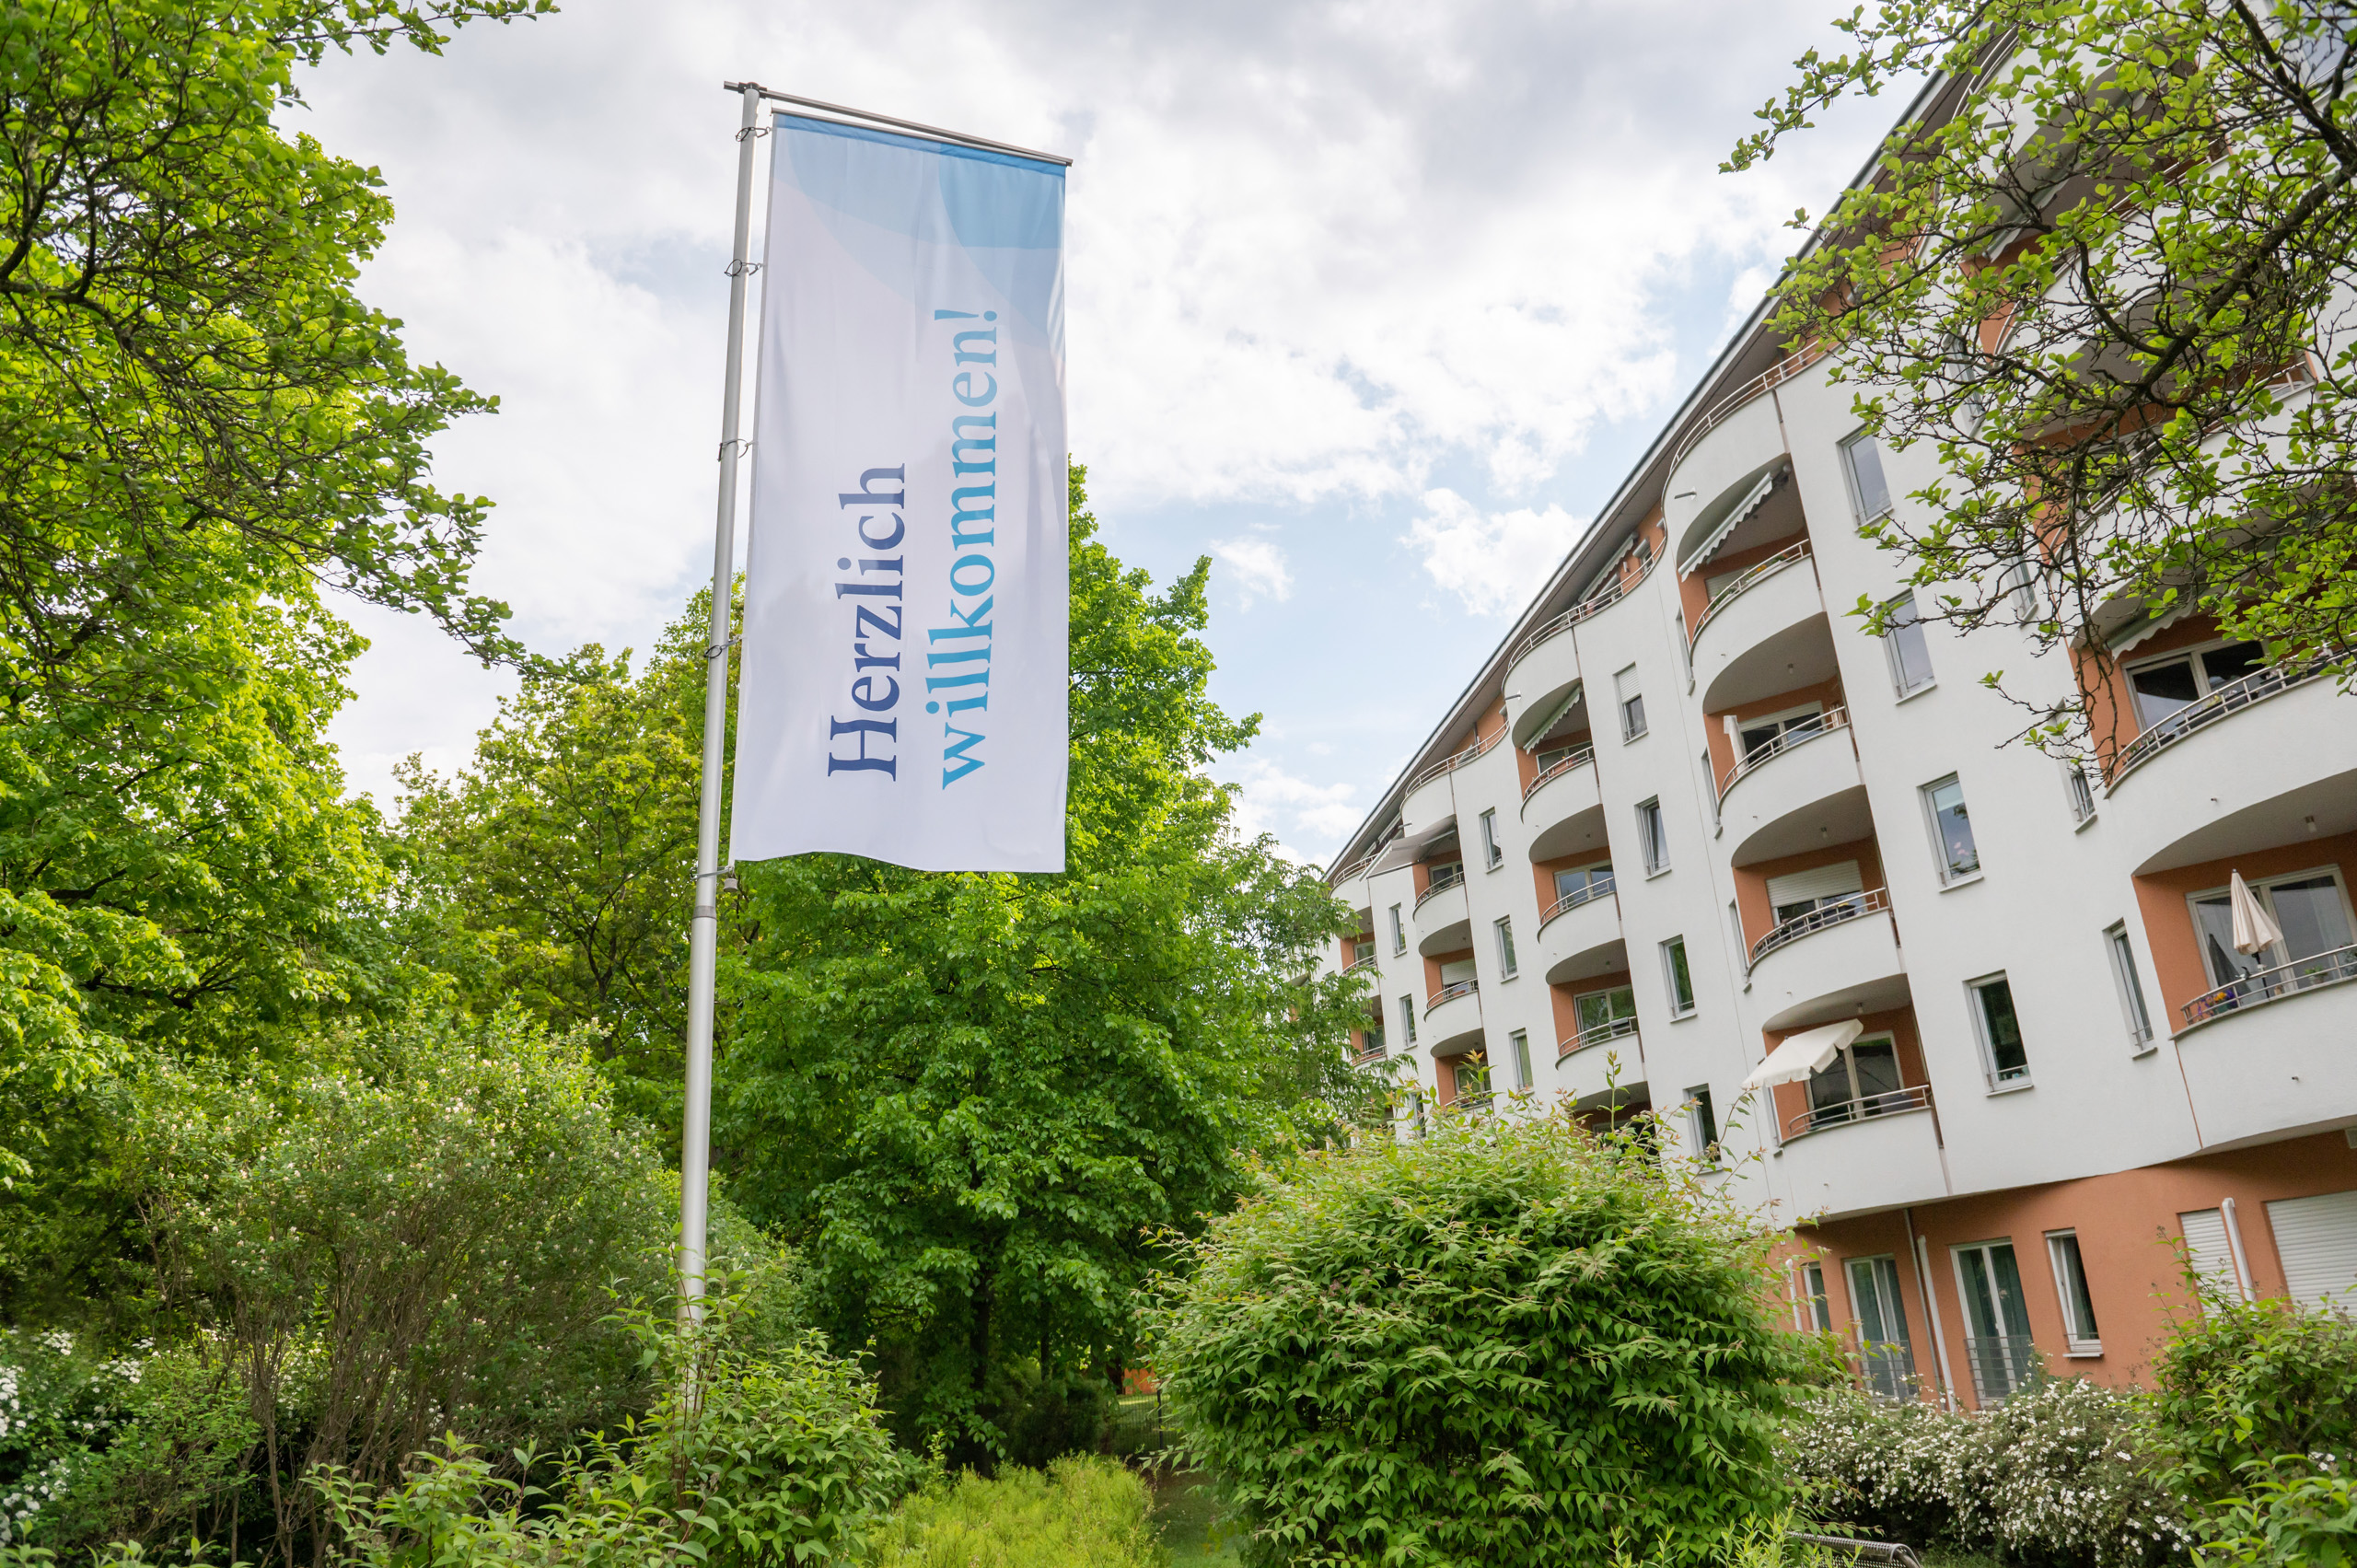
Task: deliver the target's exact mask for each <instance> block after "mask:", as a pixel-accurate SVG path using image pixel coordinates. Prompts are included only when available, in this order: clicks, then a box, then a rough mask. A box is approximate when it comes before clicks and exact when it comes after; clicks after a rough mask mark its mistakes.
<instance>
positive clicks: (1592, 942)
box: [1538, 882, 1629, 985]
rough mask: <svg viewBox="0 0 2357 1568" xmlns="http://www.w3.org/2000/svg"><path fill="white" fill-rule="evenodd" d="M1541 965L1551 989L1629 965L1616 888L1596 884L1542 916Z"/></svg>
mask: <svg viewBox="0 0 2357 1568" xmlns="http://www.w3.org/2000/svg"><path fill="white" fill-rule="evenodd" d="M1538 963H1539V967H1540V969H1541V970H1544V971H1545V973H1546V976H1547V983H1548V984H1550V985H1569V984H1570V983H1572V982H1573V981H1579V980H1592V979H1594V978H1595V977H1596V976H1597V975H1600V974H1611V973H1614V972H1615V971H1617V970H1625V969H1627V968H1628V967H1629V960H1628V958H1627V956H1626V952H1625V949H1624V948H1623V947H1622V946H1621V941H1620V900H1619V899H1617V898H1615V897H1614V896H1613V885H1612V883H1610V882H1605V883H1603V884H1601V885H1600V886H1599V885H1597V884H1594V883H1591V884H1590V885H1588V886H1587V887H1585V888H1583V889H1580V890H1579V891H1578V892H1576V893H1573V895H1572V896H1571V897H1570V898H1568V899H1559V900H1556V901H1555V902H1554V903H1552V904H1550V905H1548V906H1547V909H1546V910H1545V912H1542V913H1541V914H1540V915H1539V917H1538Z"/></svg>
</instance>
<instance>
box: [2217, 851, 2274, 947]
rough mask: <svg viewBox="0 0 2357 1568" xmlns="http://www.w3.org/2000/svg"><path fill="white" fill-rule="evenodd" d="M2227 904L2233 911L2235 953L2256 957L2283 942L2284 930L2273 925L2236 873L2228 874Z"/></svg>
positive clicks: (2256, 896) (2244, 882) (2264, 908)
mask: <svg viewBox="0 0 2357 1568" xmlns="http://www.w3.org/2000/svg"><path fill="white" fill-rule="evenodd" d="M2226 901H2227V903H2228V904H2229V905H2230V906H2231V907H2232V908H2233V910H2234V912H2235V952H2237V953H2241V954H2243V955H2244V956H2246V957H2256V956H2257V955H2258V954H2260V953H2263V952H2265V951H2266V950H2267V949H2268V948H2270V947H2273V946H2274V945H2275V944H2276V943H2278V942H2281V941H2282V940H2283V928H2282V926H2280V925H2278V924H2276V923H2275V919H2274V917H2273V916H2272V915H2270V914H2269V913H2268V912H2267V906H2266V905H2265V904H2262V903H2260V902H2259V901H2258V894H2256V893H2254V892H2252V891H2251V890H2250V884H2249V883H2247V882H2246V881H2244V880H2243V874H2242V873H2241V872H2239V871H2236V872H2233V873H2231V874H2230V877H2229V880H2228V883H2227V889H2226Z"/></svg>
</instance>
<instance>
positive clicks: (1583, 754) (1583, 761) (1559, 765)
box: [1522, 746, 1596, 806]
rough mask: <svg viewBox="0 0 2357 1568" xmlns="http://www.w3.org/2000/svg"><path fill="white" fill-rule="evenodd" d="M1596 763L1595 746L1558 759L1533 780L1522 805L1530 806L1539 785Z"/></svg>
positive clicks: (1524, 795) (1583, 748)
mask: <svg viewBox="0 0 2357 1568" xmlns="http://www.w3.org/2000/svg"><path fill="white" fill-rule="evenodd" d="M1593 761H1596V748H1595V747H1593V746H1583V747H1581V748H1580V749H1578V750H1576V751H1574V752H1573V753H1572V754H1571V755H1570V756H1568V757H1559V758H1557V759H1556V760H1555V761H1552V762H1550V763H1549V764H1548V765H1547V766H1545V767H1544V768H1541V769H1539V770H1538V777H1537V778H1535V779H1532V780H1531V781H1530V787H1529V788H1528V789H1526V790H1524V791H1523V792H1522V803H1523V804H1524V805H1525V806H1527V805H1529V804H1530V797H1531V796H1534V795H1537V794H1538V786H1539V785H1541V784H1547V783H1549V782H1550V781H1552V780H1555V779H1560V778H1562V776H1563V775H1564V774H1565V773H1568V772H1571V771H1572V770H1573V768H1585V767H1586V766H1587V765H1588V764H1589V763H1590V762H1593Z"/></svg>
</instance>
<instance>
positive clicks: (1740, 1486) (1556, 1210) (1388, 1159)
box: [1152, 1119, 1821, 1568]
mask: <svg viewBox="0 0 2357 1568" xmlns="http://www.w3.org/2000/svg"><path fill="white" fill-rule="evenodd" d="M1185 1251H1186V1252H1187V1254H1188V1256H1189V1258H1190V1260H1191V1262H1192V1264H1193V1269H1192V1271H1191V1272H1190V1274H1189V1275H1188V1276H1186V1277H1183V1278H1179V1277H1170V1278H1167V1279H1166V1280H1165V1281H1164V1283H1163V1285H1162V1289H1161V1293H1160V1297H1159V1300H1158V1302H1157V1304H1156V1307H1155V1311H1154V1312H1153V1314H1152V1323H1153V1329H1154V1332H1155V1365H1156V1367H1157V1368H1158V1370H1159V1371H1160V1373H1161V1375H1162V1376H1163V1378H1164V1392H1165V1395H1166V1398H1167V1400H1168V1403H1169V1406H1170V1409H1171V1411H1172V1414H1173V1416H1174V1418H1175V1420H1176V1422H1177V1423H1178V1425H1179V1429H1180V1433H1181V1442H1182V1446H1183V1448H1184V1450H1185V1451H1186V1452H1187V1454H1188V1455H1189V1456H1190V1458H1192V1459H1194V1460H1195V1461H1196V1462H1198V1463H1199V1464H1201V1465H1202V1466H1203V1467H1204V1468H1206V1469H1208V1470H1209V1471H1211V1473H1212V1474H1213V1476H1215V1477H1216V1478H1217V1483H1218V1485H1219V1487H1220V1490H1221V1492H1222V1493H1223V1494H1224V1497H1225V1501H1226V1503H1227V1504H1228V1505H1229V1507H1230V1509H1231V1510H1232V1511H1233V1512H1234V1513H1235V1514H1236V1515H1237V1517H1238V1518H1239V1519H1240V1520H1241V1522H1242V1523H1243V1524H1244V1526H1245V1527H1247V1529H1248V1532H1249V1533H1248V1539H1247V1545H1246V1552H1247V1555H1248V1559H1249V1560H1250V1561H1253V1562H1259V1563H1292V1562H1301V1563H1308V1562H1317V1563H1373V1562H1383V1563H1387V1564H1393V1563H1397V1564H1431V1565H1434V1568H1440V1565H1446V1564H1456V1563H1474V1562H1480V1563H1496V1562H1607V1561H1609V1560H1610V1559H1611V1558H1612V1557H1613V1555H1614V1553H1615V1551H1620V1550H1626V1551H1631V1552H1634V1553H1637V1554H1639V1555H1643V1554H1648V1553H1650V1554H1652V1557H1653V1559H1654V1560H1657V1561H1662V1562H1677V1561H1690V1560H1696V1559H1698V1558H1699V1556H1700V1555H1701V1553H1702V1552H1703V1551H1706V1550H1708V1547H1709V1543H1713V1542H1715V1541H1716V1540H1717V1539H1719V1538H1720V1536H1721V1535H1722V1533H1723V1532H1724V1530H1725V1529H1726V1528H1728V1527H1730V1526H1733V1525H1736V1524H1738V1523H1740V1522H1741V1521H1742V1520H1744V1519H1745V1518H1747V1517H1748V1516H1754V1515H1759V1514H1763V1513H1764V1514H1772V1513H1774V1512H1775V1511H1776V1510H1777V1509H1778V1508H1779V1507H1780V1506H1781V1505H1782V1502H1783V1500H1784V1488H1783V1484H1782V1479H1781V1475H1780V1470H1781V1462H1780V1460H1779V1458H1778V1457H1777V1455H1776V1453H1775V1443H1776V1437H1777V1422H1778V1418H1779V1416H1780V1415H1782V1413H1783V1411H1784V1409H1785V1406H1786V1401H1787V1398H1788V1394H1787V1390H1788V1388H1789V1387H1790V1386H1791V1385H1792V1383H1793V1382H1794V1380H1795V1379H1800V1378H1804V1377H1805V1376H1809V1375H1811V1373H1812V1371H1813V1369H1814V1368H1816V1367H1817V1365H1819V1362H1818V1360H1817V1352H1818V1351H1819V1350H1820V1349H1821V1347H1819V1346H1817V1344H1816V1343H1815V1342H1811V1341H1804V1340H1802V1339H1800V1338H1799V1337H1798V1336H1794V1335H1792V1334H1790V1333H1788V1332H1784V1331H1782V1330H1780V1329H1779V1327H1778V1325H1777V1323H1776V1322H1775V1321H1774V1320H1773V1319H1772V1318H1771V1316H1770V1314H1769V1312H1768V1310H1767V1303H1768V1302H1769V1301H1770V1300H1771V1296H1772V1292H1773V1276H1772V1274H1771V1272H1769V1271H1768V1270H1767V1268H1766V1264H1765V1256H1764V1255H1765V1238H1764V1237H1762V1236H1761V1235H1760V1234H1759V1232H1758V1231H1757V1230H1755V1229H1754V1228H1753V1227H1752V1226H1751V1225H1749V1224H1748V1223H1747V1222H1746V1221H1744V1220H1743V1219H1741V1218H1740V1217H1738V1216H1736V1214H1733V1213H1732V1212H1731V1211H1730V1210H1728V1209H1727V1208H1726V1207H1724V1205H1722V1204H1720V1203H1718V1202H1714V1201H1713V1199H1712V1198H1711V1197H1710V1195H1709V1194H1707V1193H1706V1192H1704V1191H1701V1190H1699V1188H1698V1187H1697V1186H1695V1185H1691V1184H1689V1183H1686V1182H1684V1181H1683V1180H1681V1179H1674V1178H1671V1177H1669V1176H1666V1175H1665V1173H1664V1170H1663V1167H1662V1165H1661V1163H1660V1161H1659V1160H1658V1158H1657V1157H1656V1156H1655V1155H1653V1154H1652V1153H1651V1152H1650V1151H1649V1150H1648V1149H1647V1148H1646V1147H1645V1145H1644V1142H1643V1139H1641V1138H1638V1137H1635V1136H1631V1135H1630V1134H1629V1133H1627V1132H1621V1133H1615V1134H1610V1135H1605V1136H1596V1135H1591V1134H1589V1133H1587V1132H1582V1131H1581V1130H1580V1129H1578V1128H1577V1127H1575V1126H1573V1125H1572V1124H1571V1123H1570V1122H1569V1121H1566V1120H1560V1119H1535V1120H1528V1121H1519V1120H1496V1121H1465V1122H1462V1123H1453V1124H1449V1123H1445V1124H1444V1126H1443V1127H1442V1129H1441V1130H1440V1131H1439V1132H1437V1133H1435V1134H1434V1136H1432V1137H1430V1138H1428V1139H1425V1140H1423V1141H1421V1142H1417V1143H1412V1144H1396V1143H1392V1142H1390V1141H1389V1140H1378V1141H1374V1142H1371V1143H1370V1144H1366V1145H1364V1146H1362V1147H1360V1148H1357V1149H1353V1150H1351V1151H1348V1152H1346V1153H1340V1154H1329V1155H1321V1156H1311V1157H1308V1158H1306V1159H1305V1160H1304V1161H1302V1162H1301V1163H1300V1164H1299V1165H1298V1167H1296V1168H1295V1169H1294V1170H1293V1171H1292V1172H1291V1173H1290V1174H1289V1175H1288V1177H1287V1178H1286V1179H1283V1180H1281V1181H1277V1182H1275V1183H1273V1184H1272V1185H1271V1187H1270V1188H1269V1189H1268V1191H1266V1192H1265V1194H1264V1195H1262V1196H1260V1197H1258V1198H1256V1199H1254V1200H1252V1201H1251V1202H1247V1203H1246V1204H1245V1205H1244V1206H1243V1207H1242V1208H1241V1209H1239V1210H1238V1211H1237V1212H1236V1213H1235V1214H1231V1215H1228V1216H1227V1217H1225V1218H1224V1219H1222V1220H1219V1221H1217V1222H1215V1223H1214V1224H1213V1225H1212V1226H1211V1228H1210V1230H1209V1232H1208V1234H1207V1235H1206V1236H1205V1237H1204V1238H1203V1239H1202V1241H1201V1242H1200V1243H1196V1244H1192V1245H1190V1246H1187V1247H1186V1248H1185Z"/></svg>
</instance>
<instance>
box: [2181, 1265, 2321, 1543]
mask: <svg viewBox="0 0 2357 1568" xmlns="http://www.w3.org/2000/svg"><path fill="white" fill-rule="evenodd" d="M2155 1382H2156V1384H2157V1387H2156V1388H2155V1390H2154V1397H2153V1404H2152V1418H2153V1428H2154V1436H2155V1438H2156V1440H2157V1445H2158V1447H2159V1450H2160V1453H2161V1456H2162V1458H2163V1460H2164V1462H2165V1463H2166V1464H2167V1466H2168V1468H2169V1476H2168V1480H2169V1484H2170V1485H2171V1487H2173V1488H2174V1489H2175V1490H2176V1491H2177V1492H2178V1493H2181V1494H2183V1495H2184V1496H2185V1497H2186V1498H2187V1499H2188V1500H2189V1502H2191V1503H2194V1504H2213V1503H2220V1502H2223V1501H2224V1500H2226V1499H2228V1498H2230V1497H2234V1496H2236V1495H2238V1494H2240V1493H2241V1492H2242V1491H2243V1489H2244V1480H2243V1476H2242V1467H2243V1466H2244V1465H2245V1464H2246V1463H2247V1462H2248V1461H2249V1460H2250V1459H2252V1458H2254V1457H2261V1456H2284V1457H2286V1458H2290V1459H2293V1461H2294V1462H2296V1457H2297V1456H2302V1455H2309V1456H2315V1457H2316V1460H2317V1462H2318V1463H2319V1464H2324V1463H2328V1464H2329V1465H2331V1466H2334V1467H2337V1468H2339V1469H2340V1470H2342V1471H2343V1472H2346V1471H2347V1470H2348V1469H2351V1466H2352V1464H2357V1322H2352V1321H2351V1320H2350V1319H2349V1318H2345V1317H2343V1316H2341V1315H2340V1314H2339V1313H2337V1312H2328V1311H2324V1310H2322V1309H2320V1308H2316V1307H2302V1306H2301V1305H2299V1304H2298V1303H2297V1302H2292V1301H2284V1300H2282V1299H2278V1298H2270V1297H2262V1298H2261V1299H2259V1300H2258V1301H2254V1302H2249V1303H2245V1302H2242V1301H2239V1300H2235V1299H2233V1298H2231V1297H2225V1296H2221V1295H2218V1294H2216V1293H2215V1292H2204V1293H2203V1297H2202V1310H2201V1313H2200V1317H2198V1318H2189V1319H2187V1320H2185V1321H2181V1322H2179V1323H2178V1324H2177V1326H2176V1330H2175V1331H2174V1332H2173V1333H2172V1334H2171V1335H2170V1336H2169V1343H2168V1347H2167V1349H2166V1350H2165V1352H2164V1353H2162V1356H2161V1359H2160V1364H2159V1366H2158V1368H2157V1376H2156V1378H2155Z"/></svg>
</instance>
